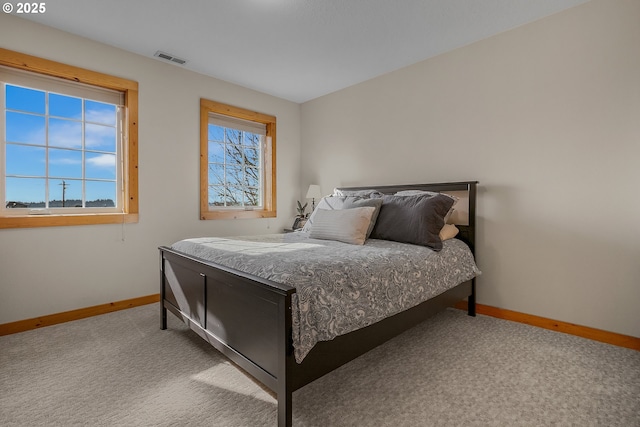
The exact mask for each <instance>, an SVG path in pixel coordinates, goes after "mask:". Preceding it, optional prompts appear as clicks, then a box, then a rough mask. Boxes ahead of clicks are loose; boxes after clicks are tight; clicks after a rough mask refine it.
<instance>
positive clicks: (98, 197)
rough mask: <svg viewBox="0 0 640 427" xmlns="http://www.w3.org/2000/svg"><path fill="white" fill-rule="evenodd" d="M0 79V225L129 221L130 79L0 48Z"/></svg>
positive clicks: (132, 212) (132, 202) (132, 163)
mask: <svg viewBox="0 0 640 427" xmlns="http://www.w3.org/2000/svg"><path fill="white" fill-rule="evenodd" d="M33 70H37V72H34V71H33ZM0 84H1V88H0V89H1V90H0V107H1V112H0V113H1V115H0V130H1V131H2V139H1V140H0V143H1V144H2V150H1V151H0V172H1V173H0V199H1V202H2V204H1V205H0V228H12V227H37V226H59V225H81V224H107V223H122V222H135V221H137V214H138V203H137V83H136V82H132V81H129V80H124V79H120V78H117V77H112V76H106V75H103V74H100V73H95V72H92V71H88V70H83V69H79V68H75V67H71V66H67V65H64V64H59V63H56V62H52V61H48V60H43V59H40V58H35V57H31V56H28V55H23V54H20V53H16V52H11V51H8V50H4V49H0Z"/></svg>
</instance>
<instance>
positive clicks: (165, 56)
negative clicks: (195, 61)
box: [153, 50, 187, 65]
mask: <svg viewBox="0 0 640 427" xmlns="http://www.w3.org/2000/svg"><path fill="white" fill-rule="evenodd" d="M153 56H155V57H156V58H161V59H164V60H166V61H170V62H175V63H176V64H180V65H184V64H185V63H186V62H187V61H186V60H185V59H181V58H178V57H176V56H173V55H171V54H170V53H167V52H162V51H160V50H159V51H157V52H156V53H154V54H153Z"/></svg>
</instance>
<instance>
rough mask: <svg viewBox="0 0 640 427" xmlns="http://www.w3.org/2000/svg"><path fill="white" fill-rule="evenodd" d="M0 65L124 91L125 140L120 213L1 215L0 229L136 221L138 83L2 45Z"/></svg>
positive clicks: (137, 213) (137, 214)
mask: <svg viewBox="0 0 640 427" xmlns="http://www.w3.org/2000/svg"><path fill="white" fill-rule="evenodd" d="M0 65H4V66H6V67H11V68H16V69H20V70H24V71H30V72H33V73H37V74H43V75H47V76H52V77H57V78H62V79H66V80H70V81H73V82H78V83H85V84H88V85H92V86H97V87H102V88H106V89H112V90H116V91H119V92H123V93H124V103H125V107H127V139H126V141H127V143H126V144H124V150H123V153H122V156H123V159H124V177H123V182H122V185H123V189H124V192H123V200H121V203H122V204H123V211H122V212H118V213H86V214H85V213H73V214H64V213H60V214H51V215H11V216H6V215H1V216H0V229H1V228H30V227H57V226H69V225H92V224H121V223H122V224H124V223H135V222H138V216H139V212H138V209H139V206H138V82H135V81H132V80H128V79H123V78H120V77H114V76H111V75H108V74H103V73H99V72H96V71H91V70H86V69H84V68H79V67H75V66H72V65H66V64H62V63H59V62H55V61H51V60H48V59H43V58H38V57H36V56H31V55H27V54H24V53H20V52H14V51H11V50H8V49H3V48H0ZM4 167H5V165H2V169H3V170H4ZM3 173H4V172H3Z"/></svg>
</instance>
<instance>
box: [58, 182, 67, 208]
mask: <svg viewBox="0 0 640 427" xmlns="http://www.w3.org/2000/svg"><path fill="white" fill-rule="evenodd" d="M58 185H62V207H63V208H64V200H65V198H64V195H65V191H66V189H67V186H68V185H69V184H67V183H66V182H65V181H64V179H63V180H62V184H58Z"/></svg>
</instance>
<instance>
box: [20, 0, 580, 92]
mask: <svg viewBox="0 0 640 427" xmlns="http://www.w3.org/2000/svg"><path fill="white" fill-rule="evenodd" d="M586 1H587V0H182V1H178V0H162V1H159V0H108V1H106V0H54V1H48V2H46V12H45V13H43V14H38V15H28V16H27V15H20V16H21V17H25V18H27V19H30V20H33V21H36V22H40V23H42V24H45V25H49V26H51V27H55V28H59V29H62V30H65V31H68V32H70V33H73V34H77V35H80V36H84V37H87V38H90V39H93V40H97V41H100V42H103V43H106V44H108V45H112V46H116V47H119V48H122V49H125V50H128V51H131V52H135V53H138V54H140V55H144V56H147V57H153V55H154V53H155V52H156V51H158V50H161V51H164V52H167V53H170V54H173V55H175V56H177V57H180V58H182V59H186V60H187V61H188V62H187V63H186V64H185V65H184V67H185V68H188V69H190V70H193V71H196V72H199V73H202V74H206V75H209V76H212V77H216V78H218V79H222V80H226V81H228V82H232V83H236V84H239V85H241V86H245V87H248V88H251V89H255V90H258V91H261V92H265V93H268V94H271V95H275V96H278V97H280V98H284V99H288V100H291V101H294V102H299V103H301V102H305V101H308V100H311V99H314V98H317V97H319V96H322V95H325V94H327V93H331V92H334V91H337V90H340V89H343V88H345V87H348V86H351V85H353V84H356V83H360V82H362V81H365V80H368V79H371V78H373V77H376V76H379V75H382V74H384V73H387V72H390V71H393V70H396V69H399V68H402V67H405V66H407V65H411V64H414V63H417V62H420V61H422V60H424V59H427V58H430V57H433V56H435V55H438V54H441V53H444V52H447V51H449V50H452V49H455V48H458V47H461V46H464V45H467V44H469V43H472V42H474V41H477V40H481V39H483V38H486V37H489V36H491V35H494V34H497V33H500V32H503V31H506V30H509V29H511V28H514V27H517V26H520V25H522V24H525V23H528V22H531V21H534V20H536V19H539V18H542V17H544V16H548V15H551V14H553V13H556V12H559V11H561V10H564V9H567V8H569V7H572V6H575V5H578V4H581V3H585V2H586ZM176 66H177V65H176Z"/></svg>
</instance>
